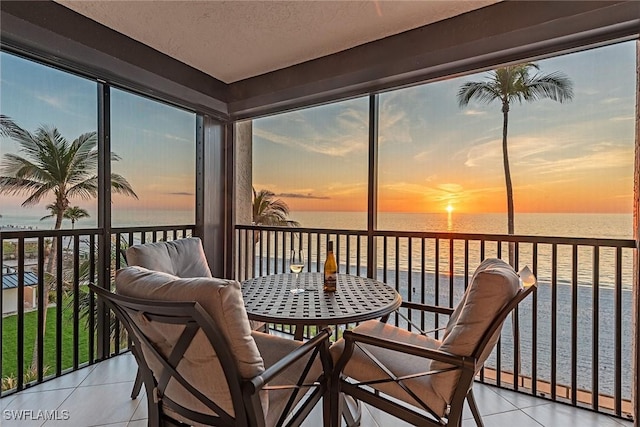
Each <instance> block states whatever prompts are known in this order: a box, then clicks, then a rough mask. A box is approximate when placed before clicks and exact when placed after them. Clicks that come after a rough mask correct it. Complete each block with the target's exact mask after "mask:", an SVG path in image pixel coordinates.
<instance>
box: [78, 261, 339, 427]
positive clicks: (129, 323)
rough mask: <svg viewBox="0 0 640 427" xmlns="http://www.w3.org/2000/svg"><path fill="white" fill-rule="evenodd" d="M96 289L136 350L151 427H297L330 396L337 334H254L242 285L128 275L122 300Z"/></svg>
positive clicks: (129, 270) (119, 279)
mask: <svg viewBox="0 0 640 427" xmlns="http://www.w3.org/2000/svg"><path fill="white" fill-rule="evenodd" d="M90 288H91V290H93V291H94V292H95V293H96V294H97V295H98V298H100V299H102V300H103V301H104V302H105V303H106V304H107V306H108V307H109V308H111V309H112V310H113V311H114V312H115V314H116V316H117V317H118V319H119V320H120V321H121V322H122V324H123V325H124V326H125V328H126V329H127V331H128V333H129V336H130V338H131V340H132V341H133V342H134V345H133V347H132V352H133V354H134V356H135V358H136V360H137V362H138V366H139V369H140V373H141V375H142V379H143V382H144V386H145V390H146V395H147V405H148V413H149V425H150V426H159V425H179V423H184V424H187V425H216V426H260V427H262V426H269V427H271V426H283V425H284V426H298V425H300V424H301V423H302V421H303V420H304V418H305V417H306V415H308V413H309V412H310V411H311V410H312V409H313V407H314V406H315V405H316V403H317V402H318V401H319V400H320V398H321V397H323V396H324V395H326V394H327V393H328V385H327V384H328V376H327V375H325V372H329V371H330V364H331V361H330V356H329V352H328V350H329V341H328V340H329V335H330V333H331V331H330V330H329V329H326V330H323V331H321V332H320V333H319V334H318V335H317V336H316V337H314V338H313V339H311V340H310V341H308V342H306V343H302V342H299V341H294V340H290V339H286V338H281V337H277V336H273V335H268V334H264V333H261V332H257V331H252V330H251V328H250V327H249V321H248V319H247V315H246V311H245V309H244V302H243V300H242V293H241V291H240V284H239V283H238V282H236V281H232V280H222V279H215V278H191V279H181V278H178V277H175V276H172V275H169V274H166V273H161V272H155V271H150V270H147V269H144V268H142V267H126V268H124V269H121V270H119V271H118V272H117V273H116V293H112V292H109V291H108V290H106V289H102V288H99V287H97V286H95V285H93V284H92V285H90ZM324 400H325V401H327V402H328V398H327V399H324ZM324 406H325V408H326V409H325V412H324V413H325V414H327V411H328V403H326V404H325V405H324ZM327 416H328V415H327Z"/></svg>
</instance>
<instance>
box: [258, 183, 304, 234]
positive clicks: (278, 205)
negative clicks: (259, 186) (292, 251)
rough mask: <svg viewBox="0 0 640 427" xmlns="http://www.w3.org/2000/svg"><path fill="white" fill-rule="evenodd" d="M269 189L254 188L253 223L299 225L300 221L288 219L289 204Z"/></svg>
mask: <svg viewBox="0 0 640 427" xmlns="http://www.w3.org/2000/svg"><path fill="white" fill-rule="evenodd" d="M275 197H276V195H275V194H274V193H273V192H271V191H269V190H260V191H258V192H256V189H255V188H253V224H254V225H275V226H285V227H299V226H300V223H299V222H297V221H293V220H290V219H287V217H288V216H289V206H287V204H286V203H285V202H283V201H282V200H280V199H276V198H275Z"/></svg>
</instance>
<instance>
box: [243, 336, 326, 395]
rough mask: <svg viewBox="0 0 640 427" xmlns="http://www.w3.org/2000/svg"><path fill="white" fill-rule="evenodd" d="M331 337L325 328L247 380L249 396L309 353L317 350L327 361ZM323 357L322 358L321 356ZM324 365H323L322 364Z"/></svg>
mask: <svg viewBox="0 0 640 427" xmlns="http://www.w3.org/2000/svg"><path fill="white" fill-rule="evenodd" d="M330 336H331V328H325V329H323V330H322V331H320V333H318V335H316V336H315V337H313V338H312V339H310V340H309V341H307V342H305V343H304V344H303V345H301V346H300V347H298V348H297V349H295V350H294V351H292V352H291V353H289V354H288V355H286V356H285V357H283V358H282V359H280V360H279V361H278V362H276V363H274V364H273V365H272V366H270V367H269V368H268V369H266V370H265V371H264V372H263V373H262V374H260V375H257V376H255V377H253V378H251V379H249V380H247V386H250V387H251V390H249V391H250V392H251V394H254V393H255V392H256V391H258V390H260V389H262V387H264V386H265V385H266V384H267V383H268V382H269V381H271V380H273V379H274V378H275V377H277V376H278V375H279V374H280V373H281V372H282V371H284V370H285V369H286V368H287V367H289V365H291V364H292V363H295V362H296V361H298V360H299V359H301V358H303V357H304V356H306V355H307V354H308V353H309V352H311V351H313V350H315V349H316V348H318V349H319V351H320V352H321V353H324V354H325V356H324V357H326V358H327V360H328V358H329V353H328V349H329V337H330ZM321 357H323V356H321ZM323 365H324V363H323Z"/></svg>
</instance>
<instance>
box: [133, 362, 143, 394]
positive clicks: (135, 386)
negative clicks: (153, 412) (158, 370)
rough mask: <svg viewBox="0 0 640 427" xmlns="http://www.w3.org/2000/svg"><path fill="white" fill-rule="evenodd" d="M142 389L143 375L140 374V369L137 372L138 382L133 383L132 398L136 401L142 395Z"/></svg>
mask: <svg viewBox="0 0 640 427" xmlns="http://www.w3.org/2000/svg"><path fill="white" fill-rule="evenodd" d="M141 389H142V375H141V374H140V369H138V372H136V380H135V381H134V383H133V390H131V398H132V399H135V398H137V397H138V396H139V395H140V390H141Z"/></svg>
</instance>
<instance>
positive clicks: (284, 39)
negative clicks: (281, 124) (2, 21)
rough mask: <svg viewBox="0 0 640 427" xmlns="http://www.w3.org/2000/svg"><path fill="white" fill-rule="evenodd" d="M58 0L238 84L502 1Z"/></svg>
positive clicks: (153, 46) (195, 66)
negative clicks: (241, 81)
mask: <svg viewBox="0 0 640 427" xmlns="http://www.w3.org/2000/svg"><path fill="white" fill-rule="evenodd" d="M56 1H57V2H58V3H60V4H62V5H64V6H66V7H68V8H70V9H72V10H74V11H76V12H78V13H80V14H82V15H84V16H86V17H88V18H91V19H93V20H94V21H97V22H99V23H101V24H103V25H105V26H107V27H109V28H111V29H114V30H116V31H118V32H120V33H122V34H124V35H126V36H128V37H130V38H132V39H134V40H137V41H139V42H141V43H144V44H146V45H147V46H150V47H152V48H154V49H156V50H158V51H160V52H162V53H164V54H166V55H168V56H170V57H173V58H175V59H177V60H179V61H181V62H183V63H185V64H188V65H190V66H192V67H194V68H196V69H198V70H200V71H202V72H204V73H206V74H208V75H210V76H212V77H215V78H217V79H218V80H221V81H223V82H225V83H233V82H237V81H240V80H243V79H247V78H250V77H254V76H257V75H261V74H264V73H268V72H270V71H274V70H278V69H282V68H286V67H289V66H291V65H295V64H299V63H302V62H305V61H308V60H311V59H315V58H319V57H322V56H325V55H329V54H332V53H336V52H339V51H342V50H345V49H349V48H351V47H354V46H358V45H361V44H364V43H367V42H370V41H374V40H378V39H382V38H384V37H387V36H390V35H394V34H398V33H401V32H404V31H407V30H410V29H413V28H417V27H420V26H423V25H426V24H429V23H433V22H436V21H440V20H443V19H446V18H450V17H453V16H456V15H460V14H462V13H465V12H469V11H471V10H475V9H478V8H481V7H484V6H487V5H490V4H493V3H497V2H498V1H499V0H472V1H443V0H414V1H399V0H378V1H375V0H373V1H310V0H305V1H240V0H236V1H107V0H102V1H90V0H89V1H86V0H82V1H77V0H56ZM141 22H144V24H143V25H140V23H141Z"/></svg>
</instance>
